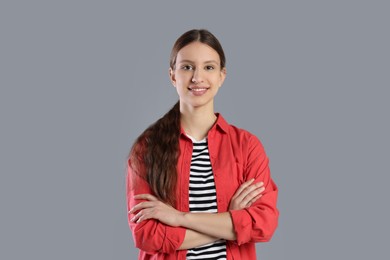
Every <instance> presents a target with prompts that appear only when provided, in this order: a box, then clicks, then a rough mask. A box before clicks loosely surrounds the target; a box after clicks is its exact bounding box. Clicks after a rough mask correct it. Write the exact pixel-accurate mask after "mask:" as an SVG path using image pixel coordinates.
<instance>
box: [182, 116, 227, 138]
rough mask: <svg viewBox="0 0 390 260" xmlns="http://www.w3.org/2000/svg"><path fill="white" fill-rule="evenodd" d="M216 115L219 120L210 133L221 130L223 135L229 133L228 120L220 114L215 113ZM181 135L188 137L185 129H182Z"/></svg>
mask: <svg viewBox="0 0 390 260" xmlns="http://www.w3.org/2000/svg"><path fill="white" fill-rule="evenodd" d="M215 115H216V116H217V120H216V121H215V124H214V125H213V126H212V127H211V129H210V131H209V132H214V131H216V130H219V131H221V132H222V133H227V132H228V127H229V124H228V123H227V122H226V120H225V119H224V118H223V116H222V115H221V114H220V113H215ZM180 135H186V133H185V131H184V129H183V127H180Z"/></svg>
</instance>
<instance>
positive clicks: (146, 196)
mask: <svg viewBox="0 0 390 260" xmlns="http://www.w3.org/2000/svg"><path fill="white" fill-rule="evenodd" d="M134 199H136V200H149V201H156V200H158V199H157V198H156V197H155V196H153V195H151V194H138V195H135V196H134Z"/></svg>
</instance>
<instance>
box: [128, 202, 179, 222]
mask: <svg viewBox="0 0 390 260" xmlns="http://www.w3.org/2000/svg"><path fill="white" fill-rule="evenodd" d="M134 199H143V200H147V201H144V202H140V203H138V204H137V205H135V206H134V207H133V208H132V209H131V210H129V214H135V215H134V217H133V218H132V219H131V221H132V222H136V223H140V222H142V221H144V220H147V219H156V220H159V221H160V222H162V223H164V224H166V225H169V226H173V227H177V226H179V224H180V221H179V220H180V218H181V217H182V216H183V215H184V213H183V212H181V211H178V210H176V209H175V208H173V207H172V206H170V205H168V204H165V203H163V202H161V201H159V200H158V199H157V198H156V197H154V196H153V195H150V194H139V195H135V196H134Z"/></svg>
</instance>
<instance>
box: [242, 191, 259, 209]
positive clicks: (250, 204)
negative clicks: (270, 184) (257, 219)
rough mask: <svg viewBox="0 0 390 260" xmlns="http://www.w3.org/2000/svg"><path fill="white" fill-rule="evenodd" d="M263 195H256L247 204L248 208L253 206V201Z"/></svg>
mask: <svg viewBox="0 0 390 260" xmlns="http://www.w3.org/2000/svg"><path fill="white" fill-rule="evenodd" d="M262 196H263V194H259V195H257V196H256V197H254V198H253V199H252V200H251V201H249V202H248V204H246V208H248V207H250V206H252V204H253V203H255V202H256V201H257V200H258V199H260V198H261V197H262Z"/></svg>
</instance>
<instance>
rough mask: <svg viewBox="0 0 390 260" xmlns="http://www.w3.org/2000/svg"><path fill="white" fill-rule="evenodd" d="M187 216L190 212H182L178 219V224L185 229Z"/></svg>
mask: <svg viewBox="0 0 390 260" xmlns="http://www.w3.org/2000/svg"><path fill="white" fill-rule="evenodd" d="M187 214H190V213H189V212H180V214H179V217H178V224H179V226H180V227H185V223H186V219H187Z"/></svg>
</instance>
